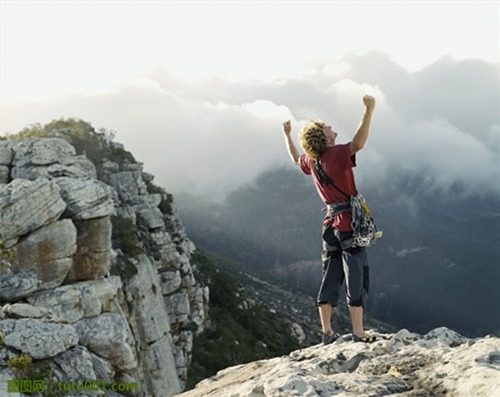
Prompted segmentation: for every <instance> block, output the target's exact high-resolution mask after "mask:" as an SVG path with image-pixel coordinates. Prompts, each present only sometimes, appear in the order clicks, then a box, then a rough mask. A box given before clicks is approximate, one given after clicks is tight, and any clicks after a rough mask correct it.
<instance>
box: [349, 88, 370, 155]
mask: <svg viewBox="0 0 500 397" xmlns="http://www.w3.org/2000/svg"><path fill="white" fill-rule="evenodd" d="M363 104H364V105H365V111H364V113H363V116H362V117H361V121H360V123H359V126H358V129H357V130H356V133H355V134H354V137H353V138H352V141H351V155H354V154H356V152H359V151H360V150H361V149H363V147H364V146H365V143H366V141H367V139H368V132H369V131H370V122H371V119H372V113H373V109H374V108H375V98H374V97H372V96H371V95H365V96H364V97H363Z"/></svg>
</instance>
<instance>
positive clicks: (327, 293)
mask: <svg viewBox="0 0 500 397" xmlns="http://www.w3.org/2000/svg"><path fill="white" fill-rule="evenodd" d="M351 238H352V232H342V231H340V232H339V231H338V230H335V229H334V228H333V227H331V226H327V227H323V253H322V255H321V257H322V260H323V273H322V279H321V286H320V288H319V292H318V298H317V305H321V304H330V305H332V306H337V303H338V300H339V296H340V289H341V288H342V285H343V283H344V280H345V283H346V299H347V304H348V305H349V306H357V307H359V306H361V307H365V305H366V301H367V298H368V290H369V287H370V275H369V267H368V255H367V252H366V248H365V247H352V243H350V242H349V240H351Z"/></svg>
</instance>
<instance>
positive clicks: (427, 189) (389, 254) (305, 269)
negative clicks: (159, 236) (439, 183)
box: [179, 167, 500, 337]
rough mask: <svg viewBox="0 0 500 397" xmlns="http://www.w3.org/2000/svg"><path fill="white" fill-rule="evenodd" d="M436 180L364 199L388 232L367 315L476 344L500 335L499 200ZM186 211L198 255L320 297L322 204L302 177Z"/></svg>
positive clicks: (275, 178)
mask: <svg viewBox="0 0 500 397" xmlns="http://www.w3.org/2000/svg"><path fill="white" fill-rule="evenodd" d="M432 181H433V179H432V178H431V177H429V176H427V175H425V173H423V172H422V173H420V174H418V173H412V174H400V175H399V177H398V178H396V179H394V180H393V181H392V182H391V183H390V184H387V185H384V186H378V187H374V186H370V187H368V188H366V189H364V190H362V193H363V195H364V196H365V198H366V199H367V201H368V205H369V206H370V208H371V210H372V213H373V215H374V217H375V220H376V222H377V225H378V226H379V228H380V229H382V230H383V231H384V237H383V238H382V239H381V240H379V241H378V242H377V243H376V244H375V245H374V246H373V247H370V248H369V255H370V264H371V279H372V288H371V294H370V298H369V303H368V313H369V314H371V315H372V316H374V317H375V318H377V319H379V320H381V321H384V322H387V323H389V324H392V325H394V326H396V327H399V328H400V327H408V328H409V329H411V330H413V331H415V332H428V331H429V330H431V329H433V328H435V327H439V326H443V325H444V326H449V327H451V328H453V329H456V330H457V331H459V332H461V333H463V334H465V335H468V336H471V337H475V336H481V335H485V334H488V333H494V334H499V333H500V316H495V315H492V313H496V312H497V311H498V309H497V303H496V302H498V301H500V290H499V289H498V288H497V284H498V282H499V280H500V267H499V266H498V264H497V263H498V258H499V257H500V245H499V244H498V241H500V222H499V220H500V210H498V209H499V208H500V197H498V196H496V195H494V194H492V193H490V194H486V193H484V192H476V193H471V192H467V187H466V186H460V185H454V186H452V187H451V188H449V189H447V190H439V189H436V187H435V186H434V185H433V182H432ZM179 204H180V205H179V210H180V212H181V213H182V216H183V220H184V224H185V225H186V229H187V230H188V232H189V234H190V236H191V238H193V240H194V241H196V243H197V244H198V245H199V246H202V247H205V248H207V249H210V250H213V251H216V252H221V253H223V254H225V255H227V256H229V257H233V258H235V259H236V260H238V261H240V262H242V263H245V264H246V266H247V268H248V269H258V270H260V271H266V272H270V273H272V274H274V275H279V276H280V277H282V278H283V279H284V280H286V281H287V282H289V283H292V284H293V283H296V285H297V286H299V287H300V288H301V289H304V290H307V291H309V293H310V294H312V295H314V294H315V293H316V289H317V285H318V282H319V277H320V270H319V266H320V265H319V254H320V251H321V245H320V230H319V229H320V224H321V220H322V218H323V215H324V214H323V213H322V212H321V208H322V206H323V205H322V203H321V202H320V201H319V198H318V197H317V195H316V192H315V191H314V187H313V186H312V183H311V181H310V178H307V177H304V176H303V175H301V173H300V172H299V171H298V170H297V169H294V168H293V167H283V168H277V169H272V170H269V171H267V172H264V173H262V174H261V175H260V176H259V177H258V178H257V179H256V180H255V181H254V182H253V183H250V184H247V185H245V186H243V187H241V188H239V189H237V190H235V191H234V192H232V193H231V194H230V195H229V196H228V197H227V199H226V201H225V202H223V203H222V204H207V205H204V204H205V203H203V202H199V201H198V202H197V204H196V205H190V202H189V198H185V197H184V198H183V199H182V200H181V201H180V203H179Z"/></svg>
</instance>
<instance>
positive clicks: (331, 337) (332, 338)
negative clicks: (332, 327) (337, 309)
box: [322, 332, 339, 345]
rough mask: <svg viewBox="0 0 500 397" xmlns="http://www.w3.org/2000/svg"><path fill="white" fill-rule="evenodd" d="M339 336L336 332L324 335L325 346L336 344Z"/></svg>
mask: <svg viewBox="0 0 500 397" xmlns="http://www.w3.org/2000/svg"><path fill="white" fill-rule="evenodd" d="M338 337H339V336H338V335H337V334H336V333H335V332H332V333H331V334H323V338H322V339H323V344H324V345H329V344H330V343H333V342H335V340H336V339H337V338H338Z"/></svg>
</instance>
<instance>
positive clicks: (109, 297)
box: [28, 279, 117, 324]
mask: <svg viewBox="0 0 500 397" xmlns="http://www.w3.org/2000/svg"><path fill="white" fill-rule="evenodd" d="M116 293H117V289H116V287H115V286H113V284H111V283H109V282H108V281H107V280H105V279H101V280H95V281H85V282H79V283H75V284H70V285H64V286H61V287H58V288H54V289H51V290H48V291H43V292H38V293H35V294H33V295H32V296H30V297H29V298H28V302H30V303H31V304H32V305H33V306H35V307H37V308H44V309H46V310H49V311H50V313H51V316H52V319H53V320H57V321H64V322H68V323H70V324H72V323H74V322H76V321H78V320H81V319H82V318H86V317H93V316H97V315H99V314H101V313H102V312H103V311H107V310H109V309H110V308H111V302H112V301H113V299H114V298H115V296H116Z"/></svg>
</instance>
